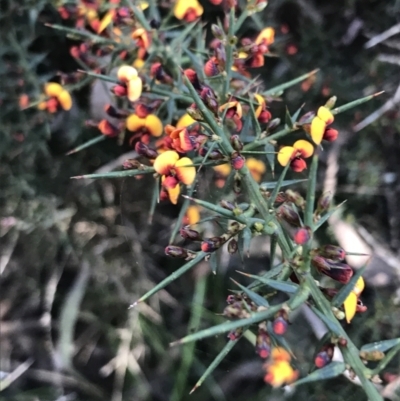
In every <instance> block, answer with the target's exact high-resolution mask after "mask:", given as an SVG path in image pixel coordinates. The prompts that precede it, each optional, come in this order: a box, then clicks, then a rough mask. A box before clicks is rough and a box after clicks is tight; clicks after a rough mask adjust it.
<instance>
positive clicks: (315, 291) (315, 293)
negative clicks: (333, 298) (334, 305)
mask: <svg viewBox="0 0 400 401" xmlns="http://www.w3.org/2000/svg"><path fill="white" fill-rule="evenodd" d="M300 277H301V279H303V280H305V282H306V284H307V286H308V288H309V289H310V291H311V295H312V297H313V299H314V302H315V304H316V306H317V308H318V309H319V310H320V311H321V312H322V313H323V314H324V315H325V316H326V317H327V318H328V319H330V320H331V321H332V322H334V323H335V325H336V326H337V332H338V333H339V334H340V336H341V337H343V338H344V339H345V340H346V341H347V345H346V346H341V347H340V350H341V351H342V354H343V357H344V359H345V361H346V362H347V363H348V364H349V365H350V366H351V367H352V369H353V370H354V372H355V374H356V375H357V376H358V378H359V379H360V381H361V383H362V386H363V388H364V391H365V392H366V393H367V396H368V398H369V401H383V398H382V397H381V395H380V394H379V393H378V391H377V389H376V388H375V387H374V385H373V384H372V383H371V382H370V381H369V380H368V378H367V377H366V369H365V366H364V364H363V362H362V361H361V359H360V357H359V351H358V349H357V347H356V346H355V345H354V344H353V342H352V341H351V340H350V338H349V337H348V335H347V333H346V332H345V330H344V329H343V327H342V326H341V324H340V323H339V322H338V321H337V319H336V317H335V315H334V314H333V312H332V310H331V306H330V304H329V301H328V300H327V299H326V298H325V296H324V295H323V294H322V292H321V290H320V289H319V288H318V286H317V284H316V283H315V281H314V278H313V277H312V275H311V274H310V273H309V272H308V273H305V274H303V275H301V276H300Z"/></svg>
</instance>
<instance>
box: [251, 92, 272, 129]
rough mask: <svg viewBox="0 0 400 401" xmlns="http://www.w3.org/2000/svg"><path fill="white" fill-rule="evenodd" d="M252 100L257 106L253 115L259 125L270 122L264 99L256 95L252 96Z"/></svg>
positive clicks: (269, 114)
mask: <svg viewBox="0 0 400 401" xmlns="http://www.w3.org/2000/svg"><path fill="white" fill-rule="evenodd" d="M254 98H255V99H256V101H257V103H258V106H257V108H256V110H255V115H256V117H257V120H258V121H259V122H260V123H261V124H265V123H267V122H269V121H270V120H271V117H272V115H271V113H270V112H269V111H268V110H267V103H266V101H265V99H264V98H263V97H262V96H261V95H260V94H258V93H255V94H254Z"/></svg>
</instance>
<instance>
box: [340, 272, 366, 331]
mask: <svg viewBox="0 0 400 401" xmlns="http://www.w3.org/2000/svg"><path fill="white" fill-rule="evenodd" d="M364 287H365V283H364V279H363V278H362V277H360V278H359V279H358V280H357V282H356V284H355V286H354V288H353V291H352V292H351V293H350V294H349V295H348V297H347V298H346V299H345V301H344V303H343V306H344V313H345V315H346V321H347V323H350V322H351V320H352V319H353V317H354V315H355V314H356V311H357V303H358V298H359V297H360V295H361V293H362V292H363V290H364Z"/></svg>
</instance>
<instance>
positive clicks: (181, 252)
mask: <svg viewBox="0 0 400 401" xmlns="http://www.w3.org/2000/svg"><path fill="white" fill-rule="evenodd" d="M165 254H166V255H168V256H172V257H174V258H187V257H188V251H187V250H186V249H185V248H182V247H180V246H175V245H168V246H167V247H166V248H165Z"/></svg>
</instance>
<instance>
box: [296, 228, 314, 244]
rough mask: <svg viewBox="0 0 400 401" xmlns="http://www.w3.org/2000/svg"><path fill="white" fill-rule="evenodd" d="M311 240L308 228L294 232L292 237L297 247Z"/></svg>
mask: <svg viewBox="0 0 400 401" xmlns="http://www.w3.org/2000/svg"><path fill="white" fill-rule="evenodd" d="M310 238H311V229H310V227H301V228H298V229H297V230H296V232H295V233H294V236H293V240H294V242H295V243H296V244H297V245H304V244H306V243H307V242H308V241H309V240H310Z"/></svg>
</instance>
